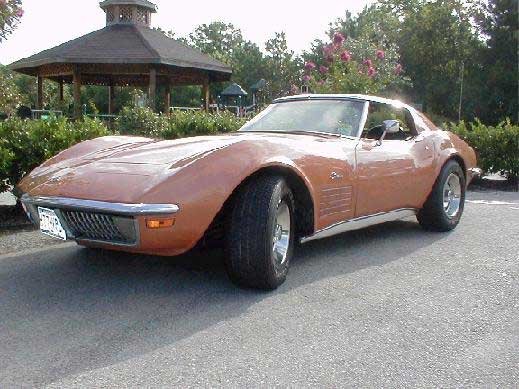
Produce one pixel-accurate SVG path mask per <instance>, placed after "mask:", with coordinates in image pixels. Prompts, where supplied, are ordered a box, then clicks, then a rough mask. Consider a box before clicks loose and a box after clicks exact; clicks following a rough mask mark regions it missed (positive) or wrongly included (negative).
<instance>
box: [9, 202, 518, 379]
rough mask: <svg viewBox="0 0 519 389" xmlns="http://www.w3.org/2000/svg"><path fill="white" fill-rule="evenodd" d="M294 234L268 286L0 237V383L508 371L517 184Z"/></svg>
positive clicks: (192, 264) (216, 268)
mask: <svg viewBox="0 0 519 389" xmlns="http://www.w3.org/2000/svg"><path fill="white" fill-rule="evenodd" d="M469 200H470V202H468V203H467V204H466V208H465V215H464V218H463V220H462V222H461V224H460V225H459V227H458V228H457V229H456V230H455V231H454V232H452V233H448V234H438V233H429V232H425V231H423V230H421V229H420V227H419V226H418V224H417V223H416V222H414V221H413V220H409V221H402V222H395V223H388V224H385V225H381V226H376V227H372V228H369V229H366V230H362V231H358V232H353V233H348V234H344V235H340V236H337V237H333V238H329V239H327V240H322V241H316V242H312V243H309V244H307V245H304V246H303V247H302V248H301V249H299V250H298V253H297V258H296V259H295V260H294V262H293V263H292V267H291V270H290V274H289V278H288V280H287V282H286V283H285V284H284V285H283V286H282V287H281V288H280V289H279V290H277V291H276V292H274V293H263V292H257V291H248V290H241V289H237V288H235V287H234V286H233V285H232V284H231V283H230V282H229V281H228V279H227V277H226V275H225V271H224V268H223V266H222V265H221V254H220V253H218V252H216V251H212V252H203V253H198V254H191V255H187V256H183V257H180V258H173V259H171V258H157V257H144V256H136V255H127V254H114V253H108V252H96V251H93V252H92V251H88V250H86V249H82V248H78V247H76V246H74V245H73V244H70V243H66V244H59V245H55V243H56V242H55V241H52V240H48V239H42V238H41V237H40V235H39V233H38V232H35V231H23V232H16V233H14V232H11V233H3V234H0V249H1V250H2V251H3V254H0V352H1V354H0V387H2V388H5V387H13V386H31V387H33V386H51V387H52V386H54V387H74V386H77V387H79V386H81V387H84V386H88V387H91V386H96V387H98V386H103V387H112V386H143V385H147V386H166V385H167V386H181V387H187V386H205V387H208V386H211V387H214V386H224V387H229V386H230V387H244V386H253V387H256V386H269V387H270V386H298V387H299V386H304V387H308V386H313V387H337V386H348V387H350V386H364V387H379V386H392V387H393V386H435V387H439V386H441V387H454V386H455V387H460V386H477V387H482V386H488V385H490V386H492V387H515V386H516V385H517V384H518V383H519V194H517V193H491V192H488V193H487V192H483V193H478V192H472V193H470V194H469Z"/></svg>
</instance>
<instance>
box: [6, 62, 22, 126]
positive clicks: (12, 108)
mask: <svg viewBox="0 0 519 389" xmlns="http://www.w3.org/2000/svg"><path fill="white" fill-rule="evenodd" d="M22 99H23V97H22V95H21V94H20V91H19V90H18V87H17V85H16V83H15V76H14V74H13V73H12V72H11V71H10V70H9V69H8V68H7V67H6V66H3V65H0V113H3V114H4V115H7V116H10V115H12V114H14V113H15V112H16V108H17V107H18V106H19V105H20V103H21V102H22Z"/></svg>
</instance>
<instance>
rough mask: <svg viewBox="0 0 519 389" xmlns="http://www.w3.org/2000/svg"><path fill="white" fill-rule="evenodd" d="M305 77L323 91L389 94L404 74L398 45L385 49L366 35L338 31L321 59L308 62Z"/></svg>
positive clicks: (327, 45) (323, 51) (312, 86)
mask: <svg viewBox="0 0 519 389" xmlns="http://www.w3.org/2000/svg"><path fill="white" fill-rule="evenodd" d="M303 81H304V82H305V83H307V84H308V85H309V86H310V87H311V89H312V90H313V91H316V92H319V93H369V94H387V93H389V92H390V91H394V90H395V88H396V87H397V86H398V85H399V84H403V83H404V78H403V76H402V66H401V65H400V64H399V63H398V53H397V52H396V50H395V49H394V48H393V49H390V50H384V49H381V48H379V47H377V46H375V45H374V44H373V43H371V42H370V41H369V40H368V39H366V38H364V37H362V38H361V37H359V38H357V39H353V38H346V36H345V35H344V34H343V33H342V32H335V34H334V35H333V37H332V41H331V42H330V43H327V44H325V45H324V46H323V49H322V54H321V56H320V57H319V60H318V62H317V63H315V62H311V61H309V62H306V64H305V75H304V76H303Z"/></svg>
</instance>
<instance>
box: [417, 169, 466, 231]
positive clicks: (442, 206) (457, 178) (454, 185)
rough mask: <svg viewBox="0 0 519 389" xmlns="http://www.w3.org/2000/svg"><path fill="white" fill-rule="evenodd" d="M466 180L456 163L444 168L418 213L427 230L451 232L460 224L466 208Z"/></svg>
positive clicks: (419, 219) (419, 220) (421, 223)
mask: <svg viewBox="0 0 519 389" xmlns="http://www.w3.org/2000/svg"><path fill="white" fill-rule="evenodd" d="M465 188H466V180H465V174H464V172H463V169H462V168H461V166H460V165H459V164H458V163H457V162H456V161H453V160H451V161H449V162H447V163H446V164H445V166H444V167H443V168H442V170H441V172H440V175H439V176H438V179H437V180H436V183H435V184H434V187H433V189H432V192H431V194H430V195H429V198H428V199H427V201H426V202H425V204H424V206H423V208H422V209H421V210H420V212H418V215H417V218H418V222H419V223H420V225H421V226H422V227H424V228H425V229H426V230H431V231H442V232H444V231H451V230H453V229H454V228H456V226H457V225H458V223H459V222H460V219H461V215H462V214H463V208H464V206H465Z"/></svg>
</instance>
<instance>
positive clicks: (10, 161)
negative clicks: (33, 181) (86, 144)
mask: <svg viewBox="0 0 519 389" xmlns="http://www.w3.org/2000/svg"><path fill="white" fill-rule="evenodd" d="M107 134H108V130H107V129H106V127H105V126H104V125H103V124H102V123H101V122H100V121H98V120H92V119H88V118H86V119H85V120H84V121H81V122H69V121H68V120H67V119H65V118H63V117H61V118H56V117H51V118H50V119H49V120H21V119H18V118H11V119H8V120H6V121H4V122H0V192H3V191H4V190H6V189H7V188H8V187H9V186H14V185H15V184H16V183H17V182H18V181H19V180H20V179H21V178H22V177H23V176H24V175H25V174H26V173H28V172H30V171H31V170H32V169H34V168H35V167H37V166H38V165H40V164H41V163H42V162H43V161H45V160H47V159H49V158H51V157H52V156H54V155H56V154H57V153H59V152H60V151H62V150H64V149H66V148H69V147H70V146H72V145H74V144H76V143H79V142H81V141H83V140H86V139H92V138H96V137H99V136H104V135H107Z"/></svg>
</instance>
